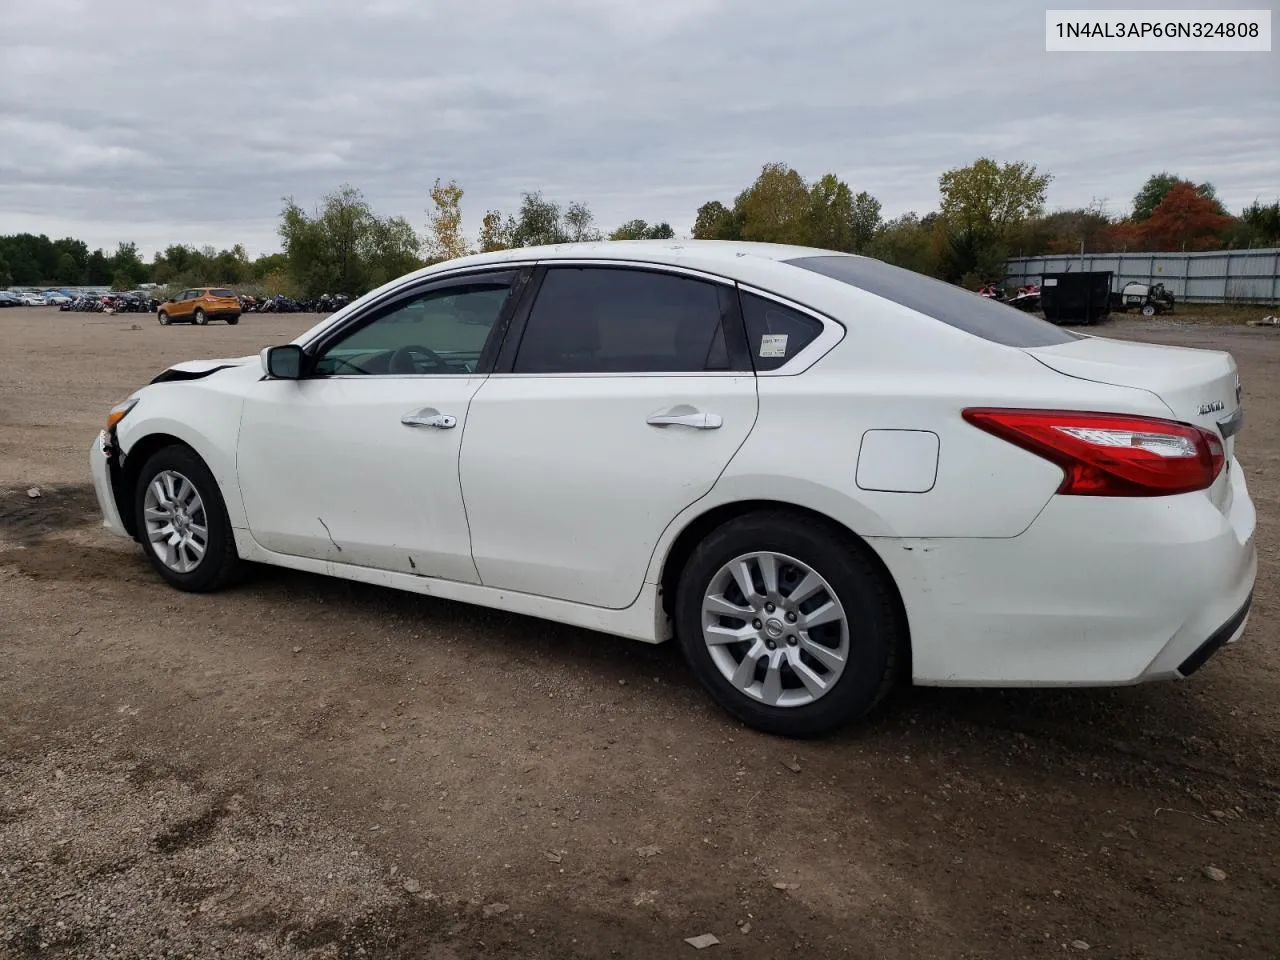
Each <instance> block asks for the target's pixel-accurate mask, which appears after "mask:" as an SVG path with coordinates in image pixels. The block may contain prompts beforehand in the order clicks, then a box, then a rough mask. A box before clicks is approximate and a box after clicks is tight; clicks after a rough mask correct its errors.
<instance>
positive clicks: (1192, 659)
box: [1178, 593, 1253, 677]
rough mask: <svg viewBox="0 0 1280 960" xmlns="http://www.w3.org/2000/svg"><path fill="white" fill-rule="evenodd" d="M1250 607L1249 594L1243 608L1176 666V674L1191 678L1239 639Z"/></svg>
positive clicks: (1247, 621)
mask: <svg viewBox="0 0 1280 960" xmlns="http://www.w3.org/2000/svg"><path fill="white" fill-rule="evenodd" d="M1252 605H1253V594H1252V593H1251V594H1249V599H1248V600H1246V601H1245V602H1244V606H1243V607H1241V608H1240V609H1239V610H1237V611H1236V612H1235V615H1234V616H1232V618H1231V619H1230V620H1228V621H1227V622H1226V623H1224V624H1223V625H1222V626H1220V627H1219V628H1218V629H1217V630H1215V631H1214V632H1213V635H1212V636H1211V637H1209V639H1208V640H1206V641H1205V642H1204V643H1202V644H1200V646H1198V647H1196V649H1195V652H1194V653H1192V654H1191V656H1189V657H1187V659H1185V660H1183V661H1182V663H1180V664H1178V673H1179V674H1180V675H1181V676H1184V677H1189V676H1191V675H1192V674H1193V673H1195V672H1196V671H1197V670H1199V669H1200V668H1201V667H1203V666H1204V665H1205V664H1206V663H1207V662H1208V660H1209V658H1210V657H1212V656H1213V655H1214V654H1215V653H1217V652H1218V651H1219V650H1221V649H1222V648H1223V647H1224V646H1226V645H1227V644H1228V643H1233V642H1235V641H1236V640H1237V639H1239V638H1240V635H1241V634H1243V633H1244V628H1245V626H1246V625H1248V623H1249V608H1250V607H1251V606H1252Z"/></svg>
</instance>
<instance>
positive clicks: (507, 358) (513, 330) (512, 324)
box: [491, 263, 547, 373]
mask: <svg viewBox="0 0 1280 960" xmlns="http://www.w3.org/2000/svg"><path fill="white" fill-rule="evenodd" d="M546 275H547V265H546V264H545V263H539V264H537V265H536V266H535V267H534V268H533V270H532V271H531V273H530V276H529V277H528V279H527V280H526V281H525V282H524V283H523V284H522V285H521V288H520V293H519V296H517V297H514V298H512V299H513V300H514V301H515V303H514V306H513V308H512V311H511V314H510V318H509V320H508V322H507V324H506V327H505V329H504V330H503V337H502V345H501V347H500V348H499V349H498V355H497V358H496V362H495V363H494V366H493V370H492V371H491V372H492V373H511V372H512V371H513V370H514V369H515V367H516V354H517V353H519V352H520V341H521V340H523V339H524V331H525V327H526V326H527V325H528V323H529V314H530V313H531V312H532V311H533V303H534V301H535V300H537V299H538V291H539V290H541V289H542V281H543V278H544V277H546Z"/></svg>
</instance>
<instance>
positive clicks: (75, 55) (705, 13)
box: [0, 0, 1280, 254]
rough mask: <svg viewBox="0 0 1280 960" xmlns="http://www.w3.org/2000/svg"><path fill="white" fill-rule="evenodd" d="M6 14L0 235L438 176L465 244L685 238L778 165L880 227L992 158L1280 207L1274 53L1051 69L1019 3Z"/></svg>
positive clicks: (420, 187)
mask: <svg viewBox="0 0 1280 960" xmlns="http://www.w3.org/2000/svg"><path fill="white" fill-rule="evenodd" d="M1268 3H1270V4H1272V5H1274V0H1264V2H1263V3H1235V4H1230V5H1232V6H1237V7H1246V6H1255V7H1257V6H1261V7H1265V6H1267V5H1268ZM2 5H3V9H4V17H3V18H2V23H0V48H3V49H0V233H12V232H15V231H19V230H30V231H33V232H37V233H40V232H43V233H48V234H50V235H51V236H54V237H58V236H63V235H67V234H71V235H75V236H79V237H82V238H84V239H85V240H87V241H88V242H89V243H90V244H91V245H94V246H96V245H102V246H105V247H113V246H114V245H115V243H116V242H117V241H118V240H122V239H131V240H135V241H137V242H138V244H139V245H140V246H141V247H142V249H143V251H144V252H145V253H147V254H149V253H150V252H151V251H153V250H154V249H155V248H156V247H157V246H163V245H165V244H166V243H172V242H185V243H193V244H197V245H201V244H205V243H211V244H214V245H216V246H219V247H221V246H228V245H230V244H232V243H234V242H236V241H242V242H244V243H245V244H246V246H247V247H248V248H249V250H250V253H252V254H257V253H262V252H269V251H271V250H274V249H277V246H278V243H277V238H276V235H275V226H276V217H277V214H278V212H279V209H280V198H281V197H282V196H284V195H292V196H293V197H295V198H296V199H297V200H298V201H299V202H300V203H302V204H303V205H304V206H305V207H308V208H310V207H312V206H313V205H314V203H315V201H316V200H317V199H318V198H319V196H320V195H321V194H322V193H324V192H325V191H326V190H329V189H332V188H333V187H335V186H337V185H339V184H340V183H342V182H344V181H346V182H350V183H352V184H353V185H355V186H357V187H359V188H360V189H361V190H363V191H364V193H365V195H366V196H367V197H368V198H369V200H370V201H371V202H372V204H373V205H374V208H375V210H376V211H377V212H378V213H380V214H391V213H395V214H401V215H404V216H406V217H408V218H409V219H410V221H411V222H413V223H414V224H415V226H418V227H419V228H421V227H422V225H423V223H424V220H425V214H424V210H425V207H426V206H427V202H428V192H429V190H430V187H431V183H432V181H433V180H434V179H435V178H436V177H437V176H439V177H443V178H444V179H446V180H447V179H449V178H451V177H452V178H456V179H457V180H458V182H459V184H460V185H461V186H462V187H463V188H464V190H465V191H466V195H465V197H464V199H463V210H464V214H465V225H466V228H467V229H468V231H469V232H470V233H471V234H472V235H474V233H475V231H476V230H477V228H478V226H479V220H480V216H481V215H482V214H483V212H484V210H485V209H486V208H490V207H498V208H501V209H503V210H504V211H510V210H513V209H514V208H515V207H516V206H517V205H518V203H519V197H520V193H521V192H522V191H524V190H534V189H542V190H543V191H544V192H545V194H546V195H547V196H548V197H550V198H552V199H556V200H560V201H562V202H567V201H570V200H582V201H585V202H586V203H588V204H589V205H590V207H591V209H592V210H593V211H594V212H595V214H596V219H597V221H598V223H599V225H600V226H601V227H603V228H605V229H611V228H612V227H614V226H616V225H617V224H618V223H620V222H622V221H624V220H628V219H631V218H634V217H641V218H644V219H646V220H649V221H657V220H669V221H670V222H671V224H672V226H674V227H675V229H676V231H677V233H678V234H680V233H686V232H687V231H688V230H689V229H690V228H691V226H692V223H693V218H694V214H695V212H696V210H697V208H698V206H699V205H700V204H702V203H703V202H705V201H707V200H711V199H721V200H724V201H725V202H731V201H732V198H733V196H734V194H735V193H737V192H738V191H739V190H740V189H742V187H744V186H745V185H746V184H748V183H749V182H750V181H751V180H752V179H753V178H754V177H755V175H756V174H757V173H758V172H759V169H760V166H761V165H762V164H764V163H766V162H768V161H774V160H780V161H784V162H786V163H789V164H790V165H791V166H793V167H795V168H797V169H798V170H799V171H800V172H801V173H802V174H803V175H804V176H805V177H806V178H809V179H815V178H816V177H818V176H820V175H821V174H823V173H825V172H828V171H831V172H834V173H836V174H837V175H839V176H840V177H841V178H843V179H844V180H846V181H848V182H849V184H850V185H851V186H852V187H853V188H854V190H855V191H857V190H868V191H870V192H871V193H872V194H874V195H875V196H876V197H878V198H879V199H880V200H881V201H882V203H883V204H884V210H885V213H886V215H888V216H893V215H896V214H899V213H902V212H905V211H907V210H917V211H919V212H921V213H924V212H926V211H928V210H930V209H932V208H934V207H935V206H936V203H937V182H938V175H939V174H940V173H941V172H942V171H943V170H944V169H947V168H948V167H954V166H960V165H964V164H967V163H969V162H971V161H972V160H974V159H975V158H977V157H979V156H983V155H985V156H989V157H992V158H994V159H997V160H1002V161H1003V160H1025V161H1029V162H1032V163H1035V164H1036V165H1037V166H1039V167H1040V168H1041V169H1042V170H1048V171H1050V172H1052V173H1053V174H1054V176H1055V180H1054V182H1053V184H1052V186H1051V187H1050V190H1049V206H1050V207H1051V208H1054V207H1061V206H1078V205H1081V204H1085V203H1088V202H1089V201H1090V199H1091V198H1100V199H1101V198H1105V199H1106V200H1107V202H1108V204H1109V206H1110V208H1111V210H1112V211H1113V212H1122V211H1124V210H1125V209H1127V207H1128V205H1129V201H1130V199H1131V198H1132V196H1133V194H1134V193H1135V192H1136V191H1137V189H1138V187H1139V186H1140V184H1141V182H1142V180H1143V179H1144V178H1145V177H1146V176H1147V175H1148V174H1149V173H1152V172H1155V171H1159V170H1162V169H1168V170H1171V171H1173V172H1176V173H1180V174H1182V175H1184V176H1186V177H1189V178H1192V179H1194V180H1197V181H1201V180H1211V181H1213V182H1214V183H1215V184H1216V185H1217V187H1218V192H1219V195H1220V197H1221V198H1222V199H1223V200H1224V201H1225V202H1226V204H1227V205H1228V207H1229V208H1231V209H1232V210H1238V209H1239V208H1240V207H1242V206H1243V205H1245V204H1247V203H1249V202H1251V201H1252V200H1253V199H1254V198H1255V197H1261V198H1262V199H1263V200H1274V199H1276V198H1277V196H1278V195H1280V96H1277V90H1280V53H1276V52H1272V53H1255V54H1138V53H1133V54H1083V53H1078V54H1065V53H1053V54H1050V53H1046V52H1045V50H1044V29H1045V27H1044V5H1035V4H1030V3H1027V2H1026V0H988V2H983V3H977V2H972V0H928V2H920V3H910V2H892V3H886V2H877V3H874V4H871V3H858V2H850V0H785V2H784V0H466V2H461V0H217V2H216V3H215V2H207V3H206V2H200V3H197V2H193V0H164V2H152V0H110V2H105V0H3V3H2ZM1094 5H1095V6H1106V4H1100V3H1097V0H1095V4H1094ZM1196 5H1197V6H1199V7H1206V6H1228V4H1215V3H1213V2H1212V0H1200V2H1199V3H1198V4H1196ZM1056 6H1066V4H1057V5H1056ZM1110 6H1116V5H1114V4H1113V5H1110Z"/></svg>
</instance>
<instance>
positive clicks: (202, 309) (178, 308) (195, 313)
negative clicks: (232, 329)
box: [156, 287, 240, 326]
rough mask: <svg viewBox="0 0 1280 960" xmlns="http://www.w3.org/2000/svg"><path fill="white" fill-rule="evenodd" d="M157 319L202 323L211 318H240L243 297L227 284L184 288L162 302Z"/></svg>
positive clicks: (232, 322) (229, 319)
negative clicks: (226, 286) (227, 287)
mask: <svg viewBox="0 0 1280 960" xmlns="http://www.w3.org/2000/svg"><path fill="white" fill-rule="evenodd" d="M156 319H157V320H159V321H160V322H161V323H162V324H163V323H194V324H198V325H200V326H203V325H204V324H206V323H208V322H209V321H210V320H225V321H226V322H227V323H229V324H237V323H239V322H240V298H239V297H237V296H236V295H235V292H234V291H232V290H228V289H226V288H225V287H196V288H194V289H191V290H183V291H182V292H181V293H179V294H177V295H176V296H173V297H170V298H169V299H168V300H166V301H164V303H162V304H160V306H159V309H157V311H156Z"/></svg>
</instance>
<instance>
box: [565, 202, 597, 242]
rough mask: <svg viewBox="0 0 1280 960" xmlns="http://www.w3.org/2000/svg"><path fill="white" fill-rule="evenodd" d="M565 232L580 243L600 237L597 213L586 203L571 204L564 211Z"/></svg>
mask: <svg viewBox="0 0 1280 960" xmlns="http://www.w3.org/2000/svg"><path fill="white" fill-rule="evenodd" d="M564 232H565V234H566V235H567V236H568V237H569V239H570V240H572V241H575V242H578V243H581V242H584V241H590V240H599V239H600V231H599V230H598V229H596V218H595V215H594V214H593V213H592V212H591V208H590V207H588V206H587V205H586V204H585V203H576V202H575V203H571V204H569V209H567V210H566V211H565V212H564Z"/></svg>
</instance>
